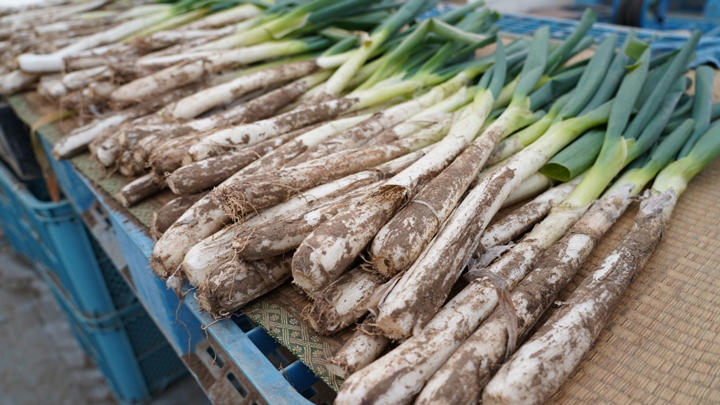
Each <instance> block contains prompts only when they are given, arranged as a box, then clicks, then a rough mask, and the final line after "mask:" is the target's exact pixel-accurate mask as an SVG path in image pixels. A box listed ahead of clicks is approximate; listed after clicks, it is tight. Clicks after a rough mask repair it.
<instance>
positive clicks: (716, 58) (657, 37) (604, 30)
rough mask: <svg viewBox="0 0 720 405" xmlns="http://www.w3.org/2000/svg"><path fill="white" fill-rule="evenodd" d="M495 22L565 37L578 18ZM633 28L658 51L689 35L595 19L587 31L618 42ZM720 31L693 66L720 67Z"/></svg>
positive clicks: (704, 42)
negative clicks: (545, 28) (614, 36)
mask: <svg viewBox="0 0 720 405" xmlns="http://www.w3.org/2000/svg"><path fill="white" fill-rule="evenodd" d="M453 7H454V6H452V5H449V4H447V3H445V2H442V3H441V4H439V5H438V6H437V7H435V8H433V9H432V10H430V11H428V12H426V13H424V14H423V15H422V16H420V19H424V18H431V17H435V16H438V15H440V14H441V13H443V12H445V11H447V10H449V9H452V8H453ZM495 25H497V27H498V29H499V30H500V32H501V33H506V34H512V35H524V36H531V35H532V34H533V33H534V32H535V30H537V29H538V28H540V27H542V26H548V27H550V35H551V36H552V38H554V39H557V40H563V39H565V38H567V36H568V35H570V33H571V32H572V31H573V30H574V29H575V27H576V26H577V21H575V20H568V19H563V18H552V17H543V16H536V15H526V14H516V13H503V14H502V15H501V16H500V19H499V20H498V21H497V22H496V23H495ZM680 28H683V29H690V30H691V29H696V28H698V27H696V26H692V25H687V26H682V27H680V26H678V27H677V29H680ZM630 30H634V31H635V33H636V34H637V37H638V38H639V39H642V40H644V41H648V42H650V47H651V49H652V51H653V54H655V55H657V54H660V53H664V52H669V51H673V50H675V49H677V48H679V47H680V46H682V44H683V43H685V41H686V40H687V38H688V35H684V34H676V33H666V32H663V31H658V30H651V29H643V28H630V27H623V26H619V25H613V24H607V23H595V24H594V25H593V27H592V28H591V29H590V31H589V32H588V35H589V36H591V37H593V38H594V39H595V41H596V42H599V41H601V40H602V39H603V38H605V37H606V36H608V35H611V34H618V36H619V42H622V41H623V40H624V39H625V36H626V35H627V34H628V33H629V32H630ZM718 34H720V32H715V31H713V32H708V33H707V35H705V36H703V37H702V38H701V39H700V43H699V44H698V46H697V48H696V51H695V60H694V61H693V62H692V63H691V64H690V67H696V66H698V65H701V64H705V63H711V64H714V65H715V66H716V67H720V37H717V35H718Z"/></svg>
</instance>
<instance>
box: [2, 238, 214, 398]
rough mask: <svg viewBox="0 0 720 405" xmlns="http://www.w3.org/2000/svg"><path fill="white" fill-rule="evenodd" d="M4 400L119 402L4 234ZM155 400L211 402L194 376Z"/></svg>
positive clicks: (28, 266) (181, 381)
mask: <svg viewBox="0 0 720 405" xmlns="http://www.w3.org/2000/svg"><path fill="white" fill-rule="evenodd" d="M0 403H2V404H3V405H36V404H47V405H55V404H68V405H85V404H87V405H90V404H92V405H105V404H114V403H115V400H114V398H113V395H112V391H111V390H110V389H109V388H108V386H107V385H106V383H105V380H104V378H103V376H102V374H101V373H100V371H99V370H98V369H97V368H96V367H95V365H94V364H93V362H92V360H91V359H90V358H89V357H88V356H86V355H85V353H84V352H83V350H82V349H81V348H80V346H79V345H78V343H77V341H76V340H75V338H74V336H73V335H72V332H71V331H70V327H69V326H68V324H67V323H66V321H65V316H64V314H63V313H62V311H61V310H60V308H59V307H58V305H57V303H56V301H55V299H54V298H53V296H52V294H51V293H50V290H49V288H48V287H47V286H46V285H45V283H44V282H43V281H42V279H41V278H40V276H39V275H38V274H37V273H36V272H35V270H34V269H33V268H32V267H31V266H30V265H29V264H27V263H26V262H24V261H23V260H22V259H19V258H18V257H16V256H15V255H14V254H13V253H12V250H11V248H10V247H9V246H8V245H7V244H6V243H4V241H3V240H2V236H1V235H0ZM151 403H152V404H153V405H170V404H173V405H174V404H193V405H195V404H198V405H204V404H208V403H209V401H208V400H207V398H206V397H205V395H204V394H203V392H202V390H201V389H200V388H199V386H198V385H197V383H196V382H195V380H194V379H193V378H192V377H190V376H187V377H185V378H183V379H181V380H180V381H178V382H176V383H175V384H173V385H172V386H171V387H169V389H168V390H167V391H166V392H165V393H163V394H162V395H160V396H159V397H158V398H157V399H155V400H153V401H151Z"/></svg>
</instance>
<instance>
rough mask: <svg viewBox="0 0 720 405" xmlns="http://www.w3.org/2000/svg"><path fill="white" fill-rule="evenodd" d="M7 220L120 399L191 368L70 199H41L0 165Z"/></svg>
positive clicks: (10, 235)
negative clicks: (161, 330) (84, 222)
mask: <svg viewBox="0 0 720 405" xmlns="http://www.w3.org/2000/svg"><path fill="white" fill-rule="evenodd" d="M0 226H1V227H2V228H3V232H4V233H5V235H6V238H7V240H8V242H9V243H10V244H11V245H12V246H13V248H14V249H15V251H17V253H18V254H20V255H21V256H23V257H24V258H25V259H27V260H28V261H30V262H32V263H33V264H34V265H35V267H36V268H37V269H38V272H39V273H40V275H41V276H42V277H43V278H44V280H45V281H46V282H47V284H48V285H49V286H50V289H51V291H52V293H53V295H54V296H55V297H56V299H57V301H58V303H59V304H60V306H61V308H62V309H63V310H64V311H65V313H66V314H67V316H68V320H69V322H70V324H71V326H72V328H71V329H72V330H73V333H74V334H75V336H76V338H77V340H78V341H79V343H80V345H81V346H82V347H83V349H84V350H85V351H86V353H87V354H88V355H90V356H91V357H92V358H93V359H94V361H95V363H96V364H97V366H98V368H99V369H100V370H101V371H102V373H103V374H104V376H105V377H106V380H107V383H108V385H109V386H110V387H111V389H112V390H113V392H114V393H115V395H116V397H117V399H118V401H119V402H121V403H137V402H141V401H145V400H147V399H148V398H150V397H151V395H152V394H153V393H155V392H158V391H161V390H163V389H164V388H165V387H167V385H168V384H170V383H171V382H173V381H174V380H175V379H177V378H178V377H180V376H182V375H183V374H185V373H186V372H187V369H186V368H185V366H184V364H183V363H182V361H181V360H180V359H179V358H178V356H177V354H176V353H175V351H174V350H173V348H172V347H171V346H170V345H169V344H168V343H167V340H166V339H165V337H164V336H163V334H162V333H161V332H160V330H159V329H158V328H157V327H156V326H155V324H154V323H153V321H152V320H151V319H150V317H149V315H148V314H147V313H146V312H145V310H144V309H143V307H142V306H141V305H140V303H139V301H138V300H137V298H136V297H135V295H134V293H133V291H132V290H131V289H130V287H129V286H128V284H127V283H126V282H125V280H124V279H123V278H122V276H121V275H120V273H119V271H118V270H117V269H116V268H115V267H114V266H113V264H112V262H111V261H110V260H109V259H108V258H107V256H106V255H105V252H104V251H103V250H102V249H101V248H100V247H99V245H98V244H97V242H96V241H95V240H94V239H93V238H92V237H90V236H89V234H88V232H87V230H86V229H85V226H84V224H83V222H82V221H81V220H80V218H79V217H78V215H77V214H76V213H75V211H74V209H73V206H72V205H71V204H70V203H69V202H68V201H63V202H60V203H54V202H45V201H41V200H40V199H38V198H37V196H36V195H35V194H33V193H32V192H30V189H29V188H28V187H27V186H26V185H25V184H23V183H22V182H20V181H19V180H17V178H15V177H14V175H13V173H11V172H10V171H9V170H8V169H7V168H6V167H5V166H2V165H0Z"/></svg>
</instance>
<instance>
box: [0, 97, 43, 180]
mask: <svg viewBox="0 0 720 405" xmlns="http://www.w3.org/2000/svg"><path fill="white" fill-rule="evenodd" d="M0 158H1V159H2V160H3V161H5V163H7V165H8V166H9V167H10V168H11V169H12V171H13V172H15V175H16V176H18V178H19V179H20V180H23V181H30V180H35V179H38V178H39V177H41V176H42V171H41V169H40V166H39V165H38V162H37V160H36V159H35V153H34V152H33V147H32V142H31V140H30V129H29V128H28V127H27V125H25V123H23V122H22V121H20V119H19V118H18V117H17V116H16V115H15V113H14V112H13V110H12V109H11V108H10V107H9V106H8V105H7V104H0Z"/></svg>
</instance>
